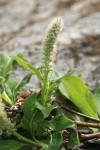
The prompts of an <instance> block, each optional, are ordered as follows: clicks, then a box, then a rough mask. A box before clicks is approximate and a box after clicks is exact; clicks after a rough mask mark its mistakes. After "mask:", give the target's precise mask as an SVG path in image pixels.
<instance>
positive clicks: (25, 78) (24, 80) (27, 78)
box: [15, 73, 32, 91]
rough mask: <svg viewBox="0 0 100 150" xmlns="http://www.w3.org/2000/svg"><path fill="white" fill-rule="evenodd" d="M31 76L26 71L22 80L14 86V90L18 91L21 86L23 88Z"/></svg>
mask: <svg viewBox="0 0 100 150" xmlns="http://www.w3.org/2000/svg"><path fill="white" fill-rule="evenodd" d="M31 77H32V73H28V74H27V75H25V76H24V78H23V79H22V81H21V82H20V83H19V84H18V85H17V86H16V88H15V90H16V91H20V89H21V88H23V87H24V86H25V85H26V84H27V83H29V81H30V79H31Z"/></svg>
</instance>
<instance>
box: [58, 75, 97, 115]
mask: <svg viewBox="0 0 100 150" xmlns="http://www.w3.org/2000/svg"><path fill="white" fill-rule="evenodd" d="M61 81H62V83H61V84H63V85H60V86H59V90H60V92H61V93H62V94H63V95H64V96H65V97H67V98H68V99H69V100H70V101H72V102H73V103H74V104H75V105H76V106H77V107H78V109H79V110H80V111H81V112H82V113H84V114H86V115H89V116H93V117H98V115H97V106H96V102H95V98H94V96H93V94H92V93H91V92H90V91H89V88H88V87H87V86H86V85H85V84H84V83H83V81H82V80H81V79H80V78H79V77H78V76H69V77H68V78H66V79H62V80H61ZM62 87H63V88H62Z"/></svg>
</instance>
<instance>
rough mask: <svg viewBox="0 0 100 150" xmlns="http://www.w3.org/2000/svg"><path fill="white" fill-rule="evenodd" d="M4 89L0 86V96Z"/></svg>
mask: <svg viewBox="0 0 100 150" xmlns="http://www.w3.org/2000/svg"><path fill="white" fill-rule="evenodd" d="M3 91H4V87H3V86H2V85H1V84H0V95H1V94H2V93H3Z"/></svg>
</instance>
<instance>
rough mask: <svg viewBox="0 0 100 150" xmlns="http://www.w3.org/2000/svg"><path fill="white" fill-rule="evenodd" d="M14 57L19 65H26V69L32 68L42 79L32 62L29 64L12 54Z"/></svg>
mask: <svg viewBox="0 0 100 150" xmlns="http://www.w3.org/2000/svg"><path fill="white" fill-rule="evenodd" d="M12 58H13V59H14V60H16V61H17V63H18V64H19V65H21V66H23V67H25V68H26V69H28V70H30V71H31V72H32V73H33V74H35V75H37V77H38V78H39V79H40V80H41V76H40V73H39V71H38V69H36V68H35V67H33V66H32V65H31V64H29V63H28V62H26V61H24V60H23V59H21V58H19V57H17V56H12Z"/></svg>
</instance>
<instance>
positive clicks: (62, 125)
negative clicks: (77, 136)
mask: <svg viewBox="0 0 100 150" xmlns="http://www.w3.org/2000/svg"><path fill="white" fill-rule="evenodd" d="M48 127H49V128H50V129H51V130H53V131H62V130H64V129H66V128H72V127H75V124H74V123H73V122H72V121H71V120H70V119H68V118H67V117H66V116H64V115H63V114H59V115H57V116H56V117H54V118H53V119H52V120H51V121H50V122H49V124H48Z"/></svg>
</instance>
